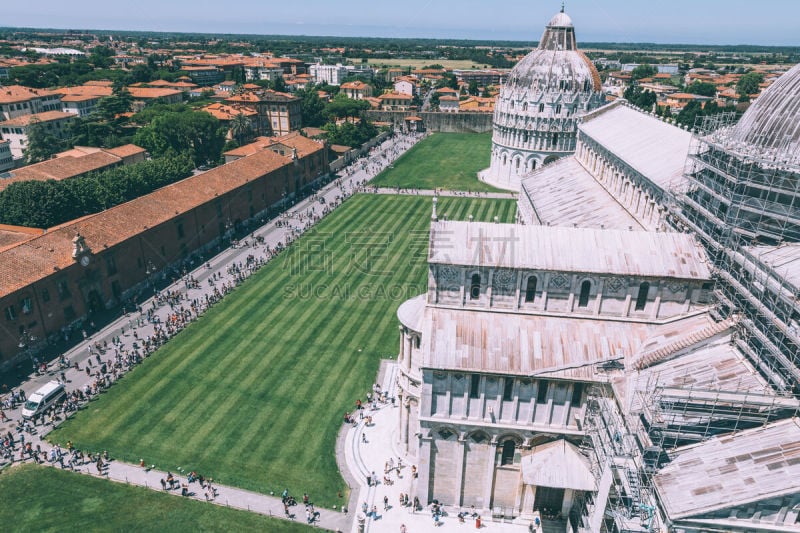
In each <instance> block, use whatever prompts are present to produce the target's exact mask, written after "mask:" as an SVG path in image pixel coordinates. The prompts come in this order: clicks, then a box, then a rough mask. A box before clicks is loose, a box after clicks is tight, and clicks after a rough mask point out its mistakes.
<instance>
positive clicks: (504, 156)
mask: <svg viewBox="0 0 800 533" xmlns="http://www.w3.org/2000/svg"><path fill="white" fill-rule="evenodd" d="M507 160H508V156H507V155H506V154H503V166H505V164H506V161H507Z"/></svg>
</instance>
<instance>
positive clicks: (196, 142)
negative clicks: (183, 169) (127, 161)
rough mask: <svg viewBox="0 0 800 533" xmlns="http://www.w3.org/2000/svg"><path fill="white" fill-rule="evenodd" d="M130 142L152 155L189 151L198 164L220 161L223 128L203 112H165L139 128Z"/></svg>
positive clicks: (167, 154) (158, 155) (223, 139)
mask: <svg viewBox="0 0 800 533" xmlns="http://www.w3.org/2000/svg"><path fill="white" fill-rule="evenodd" d="M133 142H134V143H135V144H137V145H138V146H141V147H142V148H144V149H146V150H147V151H148V152H150V155H151V156H153V157H156V158H157V157H165V156H169V155H171V154H188V155H189V156H190V157H191V158H192V160H193V161H194V163H195V165H196V166H201V165H205V164H213V163H216V162H217V161H219V159H220V156H221V154H222V147H223V145H224V144H225V129H224V128H223V127H222V126H221V125H220V122H219V120H217V119H216V118H214V117H212V116H211V115H210V114H208V113H205V112H195V111H182V112H168V113H163V114H160V115H157V116H156V117H155V118H153V120H152V122H150V124H148V125H147V126H145V127H143V128H140V129H139V131H137V132H136V135H134V137H133Z"/></svg>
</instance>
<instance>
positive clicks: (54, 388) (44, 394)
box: [22, 381, 66, 418]
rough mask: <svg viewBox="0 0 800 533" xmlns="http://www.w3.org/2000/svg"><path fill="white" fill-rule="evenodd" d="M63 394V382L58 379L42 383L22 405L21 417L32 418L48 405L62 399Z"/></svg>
mask: <svg viewBox="0 0 800 533" xmlns="http://www.w3.org/2000/svg"><path fill="white" fill-rule="evenodd" d="M65 394H66V392H65V391H64V384H63V383H60V382H58V381H51V382H49V383H47V384H45V385H42V386H41V387H40V388H39V390H37V391H36V392H34V393H33V394H31V395H30V396H28V401H27V402H25V405H24V406H23V407H22V418H33V417H34V416H36V415H38V414H39V413H43V412H44V411H46V410H47V408H48V407H50V406H51V405H53V404H54V403H56V402H57V401H58V400H60V399H62V398H63V397H64V395H65Z"/></svg>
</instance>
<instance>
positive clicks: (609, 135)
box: [578, 100, 692, 190]
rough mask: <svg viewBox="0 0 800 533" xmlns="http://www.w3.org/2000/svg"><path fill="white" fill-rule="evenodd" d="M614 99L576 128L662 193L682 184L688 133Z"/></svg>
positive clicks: (690, 135)
mask: <svg viewBox="0 0 800 533" xmlns="http://www.w3.org/2000/svg"><path fill="white" fill-rule="evenodd" d="M624 104H625V102H623V101H622V100H618V101H616V102H614V103H611V104H608V105H606V106H603V107H601V108H599V109H597V110H595V111H593V112H591V113H588V114H587V115H585V116H584V117H583V122H582V123H581V125H580V126H579V127H578V130H579V131H580V132H581V133H580V134H581V135H586V136H588V137H590V138H591V139H592V140H594V141H595V142H597V143H599V144H600V145H601V146H603V147H605V148H606V149H607V150H609V151H610V152H611V153H613V154H614V155H615V156H616V157H618V158H619V159H621V160H622V161H623V162H625V163H626V164H628V165H629V166H630V167H631V168H633V169H634V170H636V171H637V172H639V173H640V174H642V175H643V176H645V177H646V178H647V179H649V180H650V181H651V182H653V183H654V184H655V185H656V186H658V187H660V188H661V189H662V190H669V189H671V188H672V187H674V186H677V185H679V184H681V183H683V181H684V177H683V169H684V166H685V164H686V158H687V156H688V154H689V143H690V142H691V140H692V134H691V133H690V132H688V131H686V130H683V129H681V128H679V127H677V126H673V125H672V124H668V123H666V122H663V121H661V120H659V119H658V118H656V117H653V116H650V115H648V114H647V113H643V112H642V111H639V110H637V109H633V108H631V107H630V106H628V105H624Z"/></svg>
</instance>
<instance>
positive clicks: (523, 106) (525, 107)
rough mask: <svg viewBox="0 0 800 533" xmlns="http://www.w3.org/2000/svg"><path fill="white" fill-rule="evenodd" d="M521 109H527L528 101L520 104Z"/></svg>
mask: <svg viewBox="0 0 800 533" xmlns="http://www.w3.org/2000/svg"><path fill="white" fill-rule="evenodd" d="M522 110H523V111H527V110H528V102H525V103H524V104H522Z"/></svg>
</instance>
